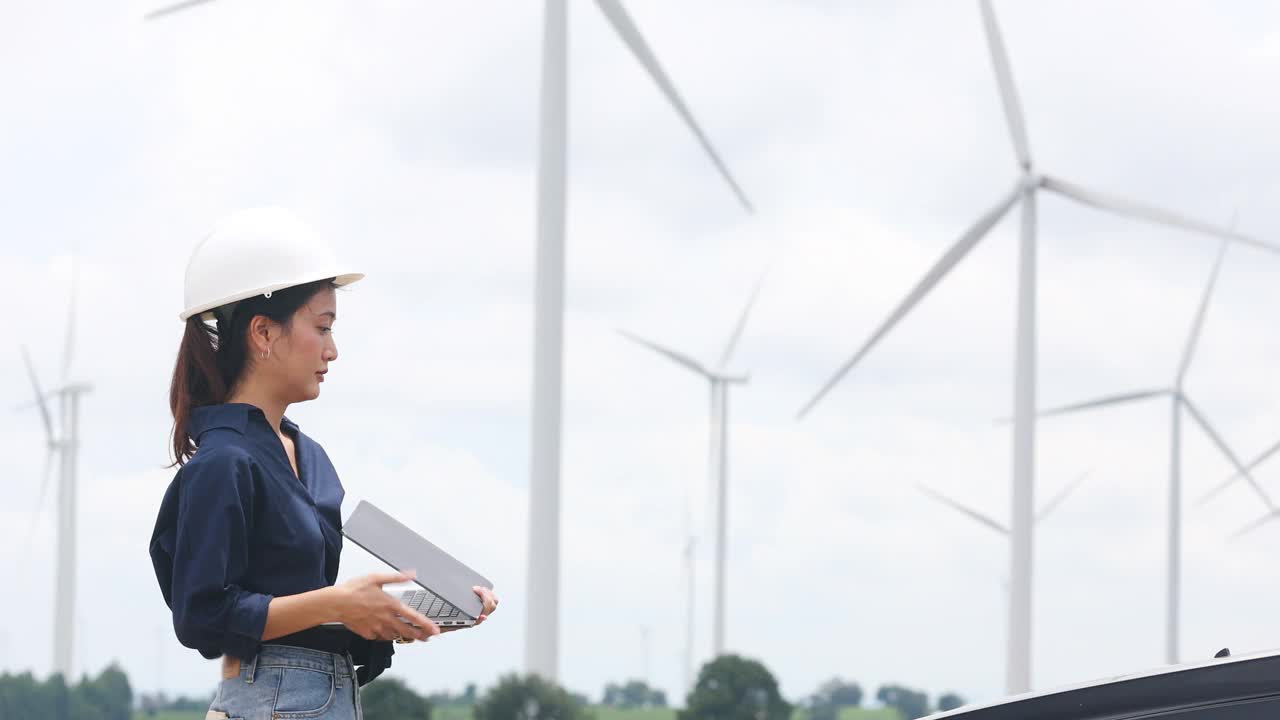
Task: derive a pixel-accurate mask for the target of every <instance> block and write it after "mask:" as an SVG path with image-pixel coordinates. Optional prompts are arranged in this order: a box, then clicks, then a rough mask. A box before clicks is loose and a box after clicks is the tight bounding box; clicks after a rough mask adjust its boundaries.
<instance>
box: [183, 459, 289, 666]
mask: <svg viewBox="0 0 1280 720" xmlns="http://www.w3.org/2000/svg"><path fill="white" fill-rule="evenodd" d="M181 482H182V487H181V490H180V494H179V502H178V513H177V515H178V516H177V526H176V533H175V537H174V549H173V586H172V589H171V592H172V603H171V604H172V608H173V629H174V631H175V632H176V633H177V636H178V640H179V642H181V643H182V644H183V645H185V646H187V647H189V648H193V649H196V650H199V651H200V654H201V655H203V656H204V657H206V658H210V659H212V658H216V657H218V656H220V655H224V654H225V655H232V656H235V657H239V658H245V659H248V658H251V657H253V655H254V654H255V653H256V652H257V651H258V647H259V646H260V645H261V644H262V633H263V630H264V629H265V628H266V625H267V606H268V605H269V604H270V603H271V599H272V596H271V595H267V594H264V593H257V592H251V591H249V590H246V589H244V588H243V587H242V586H241V583H242V582H243V580H244V578H245V576H246V575H247V573H248V571H249V553H250V543H249V539H250V537H251V533H252V530H253V517H254V514H253V510H254V508H253V504H254V492H253V486H254V477H253V465H252V461H251V460H250V459H249V457H248V455H246V454H244V453H240V452H236V451H234V450H230V449H228V451H223V452H215V453H212V454H210V455H209V456H206V457H202V458H200V462H193V463H191V464H190V465H188V466H187V467H186V468H184V470H183V473H182V481H181Z"/></svg>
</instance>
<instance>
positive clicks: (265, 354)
mask: <svg viewBox="0 0 1280 720" xmlns="http://www.w3.org/2000/svg"><path fill="white" fill-rule="evenodd" d="M269 357H271V348H267V349H266V350H264V351H263V353H262V359H263V360H266V359H267V358H269Z"/></svg>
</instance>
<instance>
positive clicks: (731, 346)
mask: <svg viewBox="0 0 1280 720" xmlns="http://www.w3.org/2000/svg"><path fill="white" fill-rule="evenodd" d="M769 270H770V267H765V269H764V272H762V273H760V277H759V278H757V279H756V284H755V287H753V288H751V296H750V297H749V298H748V299H747V304H746V306H745V307H743V308H742V315H740V316H739V317H738V323H737V325H735V326H734V327H733V334H732V335H730V336H729V343H728V344H727V345H725V346H724V353H722V354H721V355H720V364H719V365H718V367H719V368H720V369H721V370H723V369H724V367H725V366H726V365H728V364H729V360H731V359H732V358H733V351H734V350H736V349H737V347H738V340H740V339H741V338H742V331H743V330H744V329H746V327H747V320H748V319H749V318H750V317H751V310H752V308H754V307H755V305H756V300H757V299H759V297H760V289H761V288H762V287H764V279H765V278H766V277H768V276H769Z"/></svg>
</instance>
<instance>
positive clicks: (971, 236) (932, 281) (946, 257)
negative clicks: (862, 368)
mask: <svg viewBox="0 0 1280 720" xmlns="http://www.w3.org/2000/svg"><path fill="white" fill-rule="evenodd" d="M1021 193H1022V184H1021V183H1018V184H1017V185H1015V186H1014V188H1013V190H1012V191H1011V192H1010V193H1009V194H1008V196H1006V197H1005V198H1003V199H1001V200H1000V202H999V203H997V204H996V205H995V207H993V208H991V209H990V210H988V211H987V212H986V213H985V214H984V215H983V216H982V217H980V218H978V221H977V222H976V223H974V224H973V227H971V228H969V230H968V231H967V232H965V234H964V235H961V236H960V239H959V240H957V241H956V242H955V244H954V245H952V246H951V247H950V248H949V249H948V250H947V252H946V253H945V254H943V256H942V258H941V259H940V260H938V262H937V263H935V264H934V266H933V267H931V268H929V272H927V273H925V276H924V277H923V278H921V280H920V281H919V282H918V283H916V286H915V287H914V288H912V289H911V292H909V293H907V296H906V298H904V299H903V300H902V302H900V303H899V304H898V306H897V307H896V308H894V310H893V312H892V313H890V314H889V317H888V318H887V319H885V321H884V322H883V323H881V324H880V327H878V328H876V331H875V332H873V333H872V334H871V337H870V338H869V339H868V340H867V341H866V343H864V344H863V346H862V347H861V348H860V349H859V350H858V351H857V352H856V353H854V355H853V357H851V358H849V360H847V361H846V362H845V364H844V365H842V366H840V369H839V370H836V372H835V375H833V376H832V377H831V379H830V380H828V381H827V382H826V384H825V385H823V386H822V388H821V389H820V390H818V392H817V394H816V395H814V396H813V398H812V399H811V400H809V402H807V403H805V406H804V407H802V408H801V409H800V412H799V413H798V418H804V416H805V415H807V414H808V413H809V411H810V410H812V409H813V408H814V406H815V405H817V404H818V401H820V400H822V398H823V397H824V396H825V395H826V394H827V393H828V392H830V391H831V389H832V388H834V387H835V386H836V385H837V384H838V383H839V382H840V380H841V379H843V378H844V376H845V375H847V374H848V373H849V371H850V370H852V369H853V366H854V365H857V364H858V362H859V361H860V360H862V358H863V357H865V356H866V354H867V353H868V352H870V351H871V349H872V348H874V347H875V346H876V345H877V344H878V343H879V342H880V341H881V340H882V339H883V338H884V336H885V335H887V334H888V333H889V331H890V330H892V329H893V328H894V326H896V325H897V324H898V323H899V322H901V320H902V319H903V318H904V317H906V316H907V314H908V313H910V312H911V310H912V309H913V308H915V306H916V304H918V303H919V302H920V301H921V300H922V299H924V297H925V296H926V295H928V294H929V292H930V291H932V290H933V288H934V287H935V286H936V285H937V284H938V283H939V282H941V281H942V279H943V278H944V277H946V276H947V273H949V272H951V270H952V269H953V268H954V267H955V266H956V265H958V264H959V263H960V261H961V260H964V258H965V256H966V255H968V254H969V251H970V250H973V248H974V246H976V245H977V244H978V243H979V242H980V241H981V240H982V238H983V237H985V236H986V234H987V232H989V231H990V230H991V228H992V227H993V226H994V225H995V224H996V223H997V222H999V221H1000V218H1002V217H1004V215H1005V213H1007V212H1009V208H1011V207H1013V203H1014V202H1016V201H1017V199H1018V196H1019V195H1020V194H1021Z"/></svg>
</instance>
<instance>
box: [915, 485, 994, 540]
mask: <svg viewBox="0 0 1280 720" xmlns="http://www.w3.org/2000/svg"><path fill="white" fill-rule="evenodd" d="M916 489H917V490H919V491H920V492H922V493H924V494H925V495H928V496H929V497H931V498H933V499H934V500H937V501H938V502H940V503H942V504H943V505H946V506H947V507H949V508H951V509H952V510H955V511H957V512H959V513H961V514H963V515H966V516H968V517H969V518H971V519H973V520H976V521H977V522H979V523H981V524H982V525H984V526H986V527H988V528H991V529H992V530H995V531H996V532H998V533H1000V534H1001V535H1008V534H1009V529H1008V528H1006V527H1005V526H1004V525H1001V524H1000V523H998V522H996V521H995V520H993V519H992V518H991V517H990V516H988V515H984V514H983V513H980V512H978V511H977V510H974V509H972V508H970V507H967V506H965V505H962V504H961V503H959V502H956V501H955V500H952V499H951V498H949V497H947V496H946V495H943V494H942V493H940V492H938V491H936V490H933V489H931V488H929V487H927V486H925V485H916Z"/></svg>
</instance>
